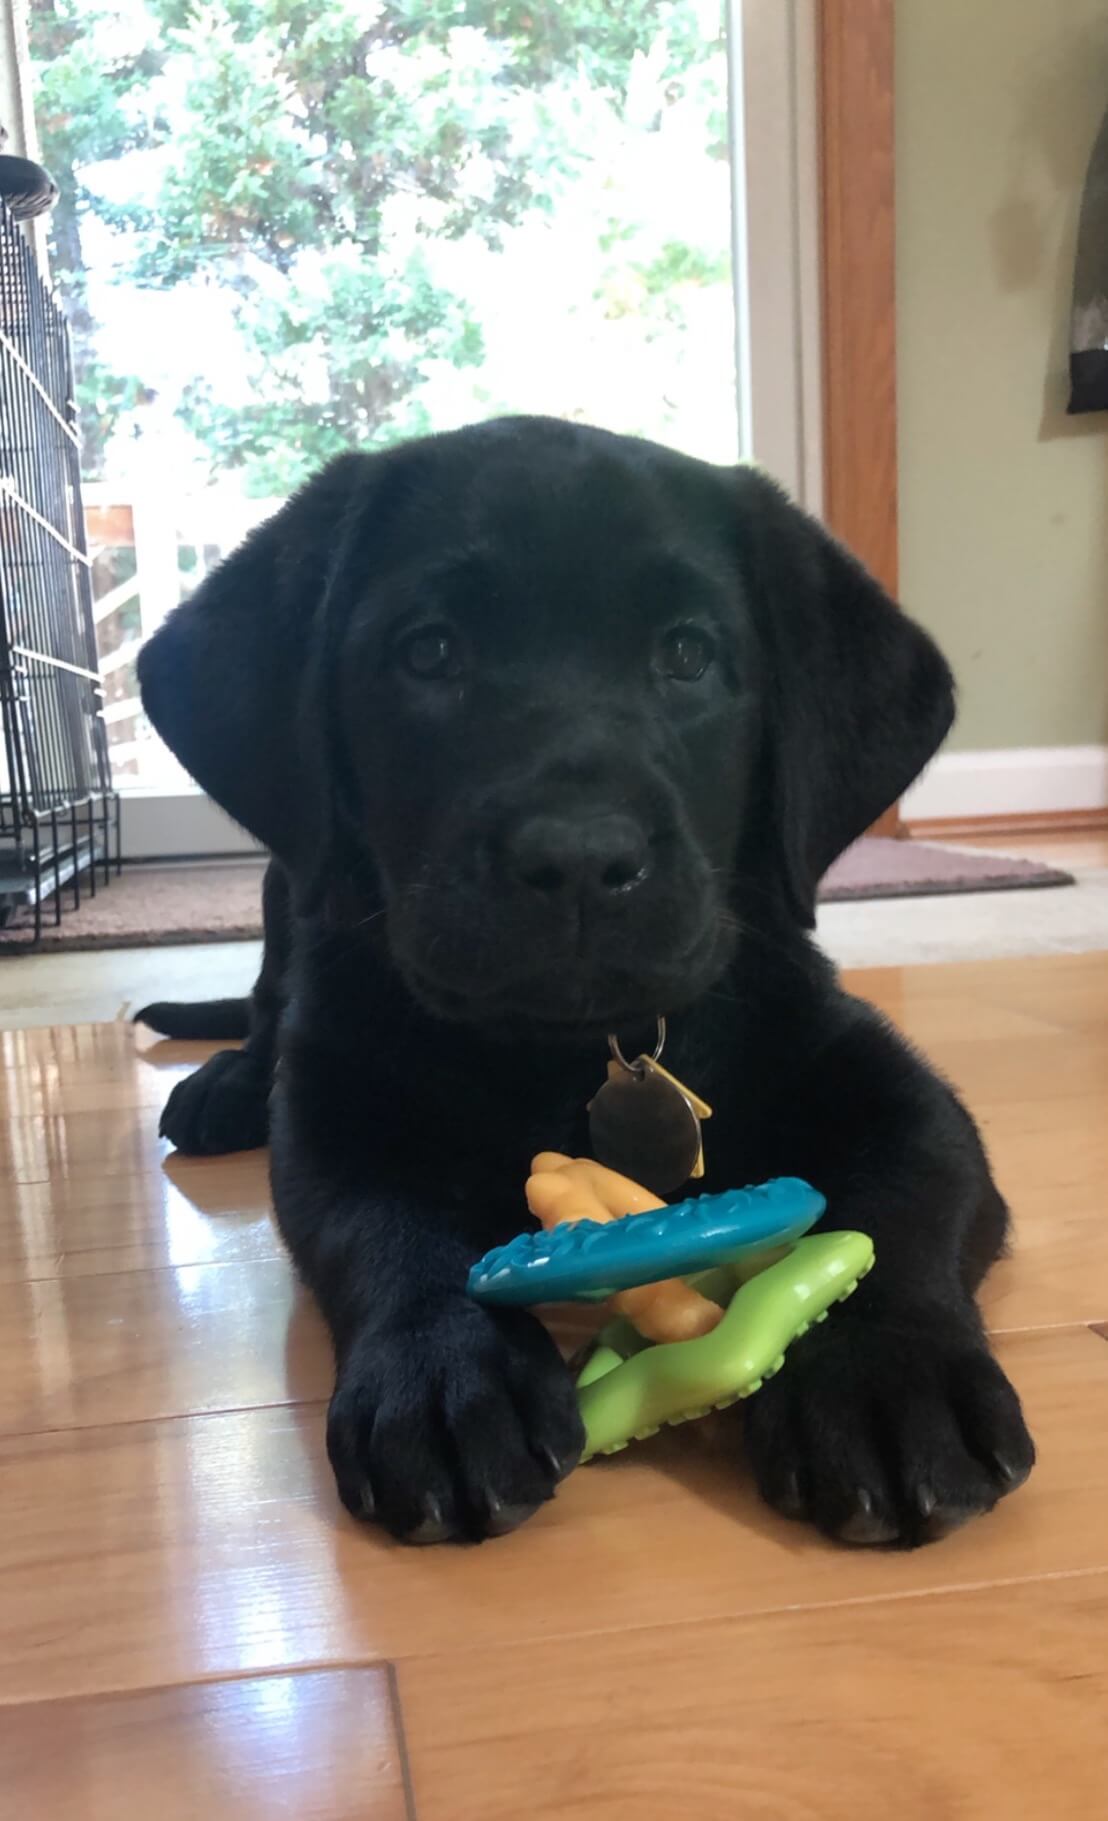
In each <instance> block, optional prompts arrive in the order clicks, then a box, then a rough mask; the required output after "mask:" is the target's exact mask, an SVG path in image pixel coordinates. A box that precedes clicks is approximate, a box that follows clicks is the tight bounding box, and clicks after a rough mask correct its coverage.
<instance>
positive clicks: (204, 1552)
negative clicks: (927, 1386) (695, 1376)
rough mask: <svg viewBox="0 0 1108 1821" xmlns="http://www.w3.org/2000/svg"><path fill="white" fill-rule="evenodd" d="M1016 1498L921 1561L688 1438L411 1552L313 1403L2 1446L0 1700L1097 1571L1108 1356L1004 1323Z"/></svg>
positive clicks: (584, 1473)
mask: <svg viewBox="0 0 1108 1821" xmlns="http://www.w3.org/2000/svg"><path fill="white" fill-rule="evenodd" d="M1001 1356H1002V1358H1003V1360H1004V1363H1005V1364H1006V1366H1007V1368H1008V1369H1009V1371H1010V1372H1011V1373H1012V1375H1013V1378H1014V1379H1015V1382H1016V1384H1017V1385H1018V1386H1019V1388H1020V1390H1021V1391H1022V1393H1023V1395H1024V1398H1025V1403H1026V1407H1027V1411H1028V1416H1029V1420H1030V1422H1031V1425H1032V1428H1033V1429H1034V1431H1035V1433H1036V1437H1037V1440H1038V1443H1039V1449H1040V1461H1039V1465H1038V1467H1037V1469H1036V1471H1035V1473H1034V1474H1033V1475H1032V1477H1031V1480H1030V1481H1029V1482H1028V1484H1027V1486H1026V1487H1025V1488H1023V1490H1022V1491H1020V1492H1019V1493H1018V1494H1016V1495H1015V1496H1014V1497H1013V1498H1011V1499H1009V1500H1006V1501H1005V1502H1004V1503H1003V1505H1001V1506H1000V1507H999V1509H998V1510H997V1511H996V1512H994V1513H993V1514H992V1515H991V1516H989V1517H988V1518H984V1519H982V1520H980V1521H978V1522H977V1523H974V1524H971V1525H969V1526H967V1527H966V1528H965V1529H964V1530H962V1531H960V1532H958V1533H957V1534H956V1535H954V1536H952V1537H950V1538H948V1539H947V1540H946V1541H945V1542H943V1543H941V1544H938V1545H936V1546H935V1547H933V1548H930V1549H926V1550H920V1551H917V1552H915V1553H913V1554H909V1555H904V1554H899V1553H873V1552H865V1551H855V1552H851V1551H847V1550H844V1549H842V1548H840V1547H835V1546H833V1545H830V1544H827V1543H825V1542H823V1541H822V1540H821V1539H820V1538H818V1537H816V1536H815V1535H814V1534H813V1533H812V1532H810V1531H809V1530H808V1529H807V1528H806V1527H805V1526H803V1525H797V1524H791V1523H788V1522H787V1521H785V1520H784V1519H779V1518H777V1517H775V1516H773V1514H772V1513H770V1512H769V1511H767V1510H766V1509H765V1507H764V1506H762V1505H761V1503H760V1501H759V1500H758V1499H757V1497H756V1495H755V1493H754V1492H753V1489H752V1488H751V1486H750V1485H749V1483H748V1481H747V1479H746V1476H745V1475H744V1473H743V1471H742V1469H741V1467H740V1465H739V1464H738V1463H737V1462H733V1461H731V1460H729V1459H727V1458H725V1457H724V1456H722V1455H721V1454H720V1453H719V1452H718V1448H717V1447H716V1445H715V1444H714V1443H713V1438H712V1436H711V1435H710V1434H709V1433H708V1432H707V1429H706V1426H705V1428H702V1429H691V1428H690V1429H685V1430H681V1431H677V1432H670V1433H669V1434H667V1435H665V1436H661V1437H658V1438H657V1439H656V1441H655V1442H652V1443H649V1444H647V1445H644V1446H642V1447H640V1448H636V1449H634V1450H629V1451H628V1452H627V1453H625V1454H623V1455H620V1456H618V1457H616V1458H615V1459H614V1460H612V1461H604V1462H599V1463H597V1464H595V1465H594V1466H590V1467H588V1468H583V1469H581V1470H580V1471H579V1472H578V1473H575V1474H574V1475H573V1476H572V1477H571V1479H570V1480H569V1481H568V1483H567V1484H566V1486H565V1487H564V1488H563V1490H562V1492H561V1493H560V1495H559V1497H558V1498H557V1499H556V1500H555V1502H554V1503H553V1504H552V1505H550V1506H548V1507H547V1508H546V1509H545V1510H544V1511H542V1512H541V1513H540V1514H538V1516H537V1517H536V1518H535V1519H534V1520H532V1522H531V1523H530V1524H528V1525H527V1526H525V1527H524V1529H523V1530H521V1531H520V1532H518V1533H517V1534H516V1535H514V1536H511V1537H507V1538H504V1539H502V1540H500V1541H498V1542H495V1543H491V1544H488V1545H485V1546H484V1547H482V1548H481V1549H478V1550H473V1549H468V1550H467V1549H438V1550H405V1549H403V1548H400V1547H398V1546H394V1545H391V1544H390V1543H388V1542H387V1541H385V1540H383V1539H382V1538H381V1537H380V1536H378V1535H377V1534H376V1533H373V1532H370V1531H367V1530H365V1529H364V1528H362V1527H359V1526H357V1525H356V1524H355V1523H354V1522H353V1520H351V1519H349V1518H347V1517H346V1516H345V1515H343V1514H341V1513H340V1512H339V1510H338V1507H337V1502H336V1499H335V1494H334V1488H333V1483H332V1479H331V1473H330V1469H329V1467H328V1465H327V1462H326V1458H325V1454H324V1448H323V1421H322V1417H323V1412H322V1408H321V1407H320V1406H298V1407H293V1408H275V1409H267V1410H253V1411H242V1412H238V1413H234V1414H230V1415H221V1416H209V1417H193V1418H185V1419H181V1420H179V1421H175V1422H165V1423H156V1422H150V1423H134V1424H129V1425H124V1426H121V1427H116V1428H97V1429H83V1430H81V1429H78V1430H71V1431H68V1432H66V1433H64V1434H56V1435H38V1436H22V1437H14V1438H8V1439H6V1440H3V1441H0V1701H25V1700H28V1699H44V1698H48V1697H50V1696H53V1695H60V1694H81V1693H94V1692H99V1691H102V1690H105V1689H111V1688H136V1687H143V1686H147V1685H151V1684H159V1683H175V1682H180V1681H188V1680H193V1679H195V1678H197V1677H200V1676H214V1675H228V1674H235V1673H250V1672H252V1671H258V1670H262V1669H275V1670H282V1669H291V1668H296V1667H300V1666H304V1665H308V1664H320V1665H326V1664H336V1663H346V1662H351V1661H358V1660H364V1659H367V1658H394V1659H396V1658H400V1657H403V1656H406V1655H409V1654H413V1653H417V1654H422V1653H436V1652H437V1653H445V1652H449V1651H455V1650H458V1651H462V1650H465V1649H471V1648H479V1647H481V1646H483V1645H493V1644H504V1643H510V1642H524V1641H527V1640H539V1639H550V1638H553V1637H556V1636H559V1635H563V1636H565V1635H574V1634H588V1633H592V1632H595V1631H606V1630H621V1629H625V1628H627V1627H636V1626H640V1625H642V1624H643V1622H644V1617H649V1619H650V1620H651V1621H652V1622H655V1623H659V1624H660V1623H667V1622H670V1623H677V1622H682V1621H686V1620H696V1619H710V1618H714V1617H716V1616H718V1615H720V1614H729V1615H736V1616H737V1615H743V1614H750V1613H758V1612H768V1611H772V1610H775V1609H783V1608H787V1607H791V1606H796V1605H806V1604H811V1605H818V1604H823V1603H827V1602H829V1601H839V1600H843V1599H871V1598H879V1597H897V1596H900V1595H906V1594H918V1593H923V1592H926V1591H928V1590H935V1589H939V1588H943V1587H949V1586H953V1587H957V1586H963V1587H964V1586H973V1585H977V1584H980V1583H983V1582H989V1581H994V1580H1010V1579H1024V1578H1030V1577H1033V1576H1037V1575H1044V1574H1053V1573H1059V1572H1066V1571H1073V1570H1087V1569H1094V1568H1101V1567H1105V1566H1108V1526H1106V1525H1105V1521H1104V1513H1105V1509H1106V1508H1108V1451H1106V1450H1105V1448H1104V1436H1105V1434H1108V1347H1106V1346H1105V1344H1104V1342H1103V1341H1102V1340H1101V1339H1100V1338H1099V1337H1098V1336H1096V1335H1095V1334H1093V1333H1091V1332H1090V1331H1089V1330H1086V1329H1082V1330H1068V1331H1065V1332H1053V1331H1052V1332H1046V1333H1039V1334H1024V1335H1015V1336H1012V1337H1010V1338H1008V1339H1006V1340H1005V1341H1004V1342H1003V1343H1002V1347H1001Z"/></svg>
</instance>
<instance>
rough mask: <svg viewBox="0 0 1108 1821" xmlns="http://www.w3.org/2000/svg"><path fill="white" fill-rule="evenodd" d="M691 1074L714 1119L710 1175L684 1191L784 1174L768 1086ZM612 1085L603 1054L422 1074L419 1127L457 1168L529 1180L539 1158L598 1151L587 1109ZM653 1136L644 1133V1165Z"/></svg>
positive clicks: (628, 1162) (706, 1138) (709, 1131)
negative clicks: (548, 1154)
mask: <svg viewBox="0 0 1108 1821" xmlns="http://www.w3.org/2000/svg"><path fill="white" fill-rule="evenodd" d="M686 1069H687V1071H688V1070H690V1065H689V1064H686ZM691 1071H692V1072H686V1074H685V1075H683V1076H682V1077H681V1079H682V1080H683V1081H685V1083H686V1084H687V1086H688V1087H689V1088H690V1089H692V1090H693V1092H694V1094H695V1095H697V1096H698V1097H703V1098H704V1099H705V1100H707V1101H709V1102H710V1104H711V1107H712V1112H711V1116H710V1117H709V1118H706V1119H705V1120H704V1121H703V1124H702V1137H703V1152H704V1170H705V1174H704V1177H703V1178H702V1179H700V1180H697V1181H694V1182H691V1183H690V1185H689V1189H688V1191H687V1192H696V1191H698V1190H700V1189H713V1190H715V1189H721V1188H726V1187H732V1186H739V1185H742V1184H744V1183H748V1182H752V1181H755V1180H758V1179H760V1177H761V1176H763V1175H766V1174H769V1173H770V1172H771V1170H773V1171H784V1170H785V1169H786V1168H787V1165H786V1164H785V1163H784V1162H783V1161H781V1160H779V1159H778V1158H777V1151H778V1149H779V1145H778V1142H777V1139H776V1133H777V1130H778V1125H779V1122H778V1120H777V1118H776V1116H775V1112H774V1108H773V1104H772V1103H773V1099H774V1096H773V1094H772V1092H771V1091H769V1090H770V1087H771V1084H767V1082H766V1081H765V1080H763V1079H760V1078H759V1077H757V1076H754V1077H753V1078H752V1079H746V1080H743V1079H741V1078H740V1077H739V1076H736V1078H735V1079H734V1080H728V1079H727V1078H725V1077H724V1076H723V1075H722V1074H721V1073H720V1072H719V1071H718V1070H717V1069H711V1068H709V1067H708V1066H702V1067H701V1068H699V1069H697V1068H696V1064H695V1060H693V1061H692V1063H691ZM606 1080H607V1057H606V1056H605V1055H604V1053H603V1052H602V1051H598V1053H597V1056H596V1058H595V1060H590V1061H586V1062H581V1061H579V1060H578V1059H576V1058H575V1059H574V1060H573V1062H572V1063H569V1062H565V1063H562V1062H560V1061H559V1060H558V1059H557V1058H555V1059H554V1060H553V1061H551V1059H550V1058H542V1059H540V1060H538V1061H536V1060H535V1059H534V1058H515V1059H513V1060H512V1061H511V1062H508V1061H507V1060H505V1061H504V1062H502V1063H500V1065H499V1066H492V1067H489V1066H487V1065H486V1067H485V1068H477V1067H475V1068H473V1069H471V1070H468V1071H465V1072H463V1073H459V1072H457V1071H453V1070H446V1071H440V1070H433V1071H430V1072H428V1074H426V1075H425V1077H424V1081H423V1094H422V1096H421V1106H420V1110H419V1112H418V1115H417V1125H420V1126H422V1128H423V1131H424V1135H425V1139H426V1142H427V1143H428V1144H432V1145H434V1146H435V1148H436V1149H441V1150H442V1151H443V1152H447V1151H448V1152H449V1153H450V1154H451V1155H453V1156H456V1157H457V1158H458V1160H459V1162H461V1160H462V1159H465V1161H466V1163H467V1165H468V1166H469V1169H470V1170H472V1171H474V1172H476V1173H477V1174H478V1175H483V1174H484V1173H485V1172H489V1173H491V1174H492V1175H495V1176H496V1177H501V1176H502V1175H504V1173H505V1172H507V1173H510V1174H512V1175H513V1176H514V1175H515V1174H516V1173H518V1172H520V1171H522V1172H523V1173H524V1174H526V1173H527V1171H528V1169H529V1167H530V1160H531V1158H532V1157H534V1156H535V1154H536V1153H537V1152H539V1151H562V1152H564V1153H566V1154H568V1155H569V1156H574V1157H587V1156H592V1155H594V1154H595V1147H594V1144H593V1135H592V1132H591V1130H590V1116H589V1108H590V1103H591V1102H592V1101H593V1099H594V1098H595V1096H596V1095H597V1093H598V1092H599V1090H600V1089H601V1088H602V1087H603V1086H604V1084H605V1082H606ZM702 1083H706V1084H707V1085H706V1086H705V1087H702V1085H701V1084H702ZM651 1137H652V1134H651V1133H650V1132H649V1131H646V1132H644V1133H643V1142H644V1158H643V1161H644V1165H645V1153H646V1150H647V1148H648V1147H649V1142H650V1139H651ZM633 1153H634V1144H633V1142H632V1144H631V1149H630V1151H629V1152H628V1154H627V1155H626V1157H624V1158H623V1159H621V1160H620V1167H621V1168H623V1169H624V1171H625V1173H626V1174H628V1175H631V1176H635V1175H636V1168H635V1161H634V1155H633ZM606 1161H615V1160H614V1159H607V1160H606Z"/></svg>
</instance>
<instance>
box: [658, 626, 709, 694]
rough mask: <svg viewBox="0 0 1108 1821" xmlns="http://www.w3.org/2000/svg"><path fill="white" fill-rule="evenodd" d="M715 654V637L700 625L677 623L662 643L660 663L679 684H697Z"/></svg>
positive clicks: (661, 668) (665, 673)
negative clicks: (712, 638)
mask: <svg viewBox="0 0 1108 1821" xmlns="http://www.w3.org/2000/svg"><path fill="white" fill-rule="evenodd" d="M715 655H716V648H715V646H714V644H713V643H712V640H711V639H710V638H709V636H708V634H707V633H706V632H701V630H700V628H699V627H698V626H674V627H673V629H672V631H670V632H667V633H666V634H665V635H664V636H663V638H662V639H661V641H660V643H659V646H658V657H657V664H658V669H659V670H660V671H661V673H662V675H663V676H667V677H673V678H674V680H675V681H676V682H678V683H698V682H699V681H700V679H701V677H702V676H703V675H704V672H705V671H706V670H707V668H708V666H709V665H710V664H711V662H712V659H713V658H714V657H715Z"/></svg>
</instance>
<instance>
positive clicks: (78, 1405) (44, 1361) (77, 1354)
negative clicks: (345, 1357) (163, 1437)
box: [0, 1258, 332, 1435]
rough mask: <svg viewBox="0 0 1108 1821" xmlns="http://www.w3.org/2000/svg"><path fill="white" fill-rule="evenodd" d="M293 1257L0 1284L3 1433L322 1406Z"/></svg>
mask: <svg viewBox="0 0 1108 1821" xmlns="http://www.w3.org/2000/svg"><path fill="white" fill-rule="evenodd" d="M331 1378H332V1368H331V1350H330V1346H329V1344H328V1341H327V1336H326V1331H325V1329H324V1326H323V1323H322V1320H321V1319H320V1317H319V1315H318V1312H317V1311H316V1309H315V1306H314V1304H312V1303H311V1302H310V1301H309V1299H308V1298H307V1296H306V1293H305V1292H304V1291H302V1290H300V1289H298V1287H297V1285H296V1282H295V1279H294V1277H293V1273H292V1268H291V1266H290V1264H289V1263H288V1261H287V1259H284V1258H276V1259H260V1260H255V1261H254V1262H252V1263H250V1264H245V1265H242V1264H224V1265H183V1266H180V1267H178V1268H175V1269H173V1270H160V1271H130V1272H127V1273H124V1274H121V1275H117V1276H86V1277H74V1278H68V1279H61V1280H58V1281H54V1282H36V1283H23V1284H6V1285H3V1286H0V1435H18V1434H29V1433H34V1432H36V1431H39V1430H51V1429H71V1428H86V1427H89V1426H90V1425H93V1424H98V1423H117V1424H118V1423H135V1422H149V1421H150V1420H151V1419H153V1418H156V1417H165V1416H179V1415H189V1414H194V1413H196V1412H200V1411H208V1410H234V1409H238V1408H240V1407H243V1406H254V1405H262V1404H278V1403H288V1402H291V1401H296V1400H303V1399H305V1398H315V1399H318V1398H322V1397H326V1396H327V1395H328V1393H329V1391H330V1387H331Z"/></svg>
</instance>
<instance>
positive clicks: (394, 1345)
mask: <svg viewBox="0 0 1108 1821" xmlns="http://www.w3.org/2000/svg"><path fill="white" fill-rule="evenodd" d="M367 1111H368V1115H369V1118H368V1121H367ZM355 1114H356V1116H355ZM371 1120H372V1109H368V1110H367V1109H366V1107H365V1106H364V1105H362V1106H360V1107H357V1108H352V1107H351V1106H350V1105H349V1104H348V1102H347V1101H345V1100H344V1094H343V1084H342V1081H341V1078H340V1075H339V1073H338V1072H336V1073H335V1074H333V1075H332V1074H329V1071H328V1068H327V1065H326V1062H325V1061H324V1059H322V1058H321V1057H320V1056H319V1054H318V1052H316V1053H315V1054H314V1055H313V1058H312V1060H311V1062H310V1064H309V1066H307V1067H305V1068H300V1067H298V1066H297V1062H296V1059H295V1057H290V1056H289V1055H288V1054H286V1055H285V1057H284V1059H283V1062H282V1068H281V1074H280V1078H279V1080H278V1083H277V1086H276V1088H275V1091H274V1095H273V1101H272V1141H271V1153H270V1155H271V1165H272V1173H273V1188H274V1203H275V1206H276V1209H277V1217H278V1222H279V1224H280V1227H281V1231H282V1233H283V1235H284V1237H285V1240H286V1243H287V1244H288V1247H289V1250H290V1251H291V1253H292V1256H293V1258H294V1260H295V1262H296V1264H297V1266H298V1268H299V1270H300V1273H301V1275H302V1277H303V1278H304V1279H305V1281H306V1282H307V1283H308V1285H309V1286H310V1288H311V1289H312V1290H313V1291H314V1293H315V1296H316V1299H317V1301H318V1303H319V1305H320V1307H321V1309H322V1311H323V1314H324V1316H325V1318H326V1320H327V1323H328V1325H329V1327H330V1329H331V1333H332V1338H333V1342H334V1349H335V1364H336V1383H335V1390H334V1395H333V1397H332V1399H331V1407H330V1413H329V1417H328V1424H327V1448H328V1453H329V1455H330V1459H331V1465H332V1467H333V1468H334V1472H335V1479H336V1481H337V1483H338V1490H339V1495H340V1497H341V1499H342V1501H343V1504H344V1505H345V1506H346V1507H347V1509H348V1510H349V1511H351V1512H352V1513H353V1514H354V1515H355V1516H356V1517H365V1518H375V1519H376V1520H377V1521H378V1522H379V1523H381V1524H383V1525H384V1526H385V1527H386V1528H387V1529H388V1530H390V1531H391V1532H392V1534H393V1535H394V1536H396V1537H400V1538H402V1539H403V1540H405V1541H407V1542H411V1543H433V1542H443V1541H446V1540H447V1539H449V1538H464V1539H469V1540H473V1541H477V1540H479V1539H481V1538H483V1537H489V1536H498V1535H502V1534H503V1533H505V1532H507V1531H509V1530H513V1529H515V1528H516V1526H517V1525H518V1524H520V1523H522V1522H523V1520H524V1519H525V1518H527V1517H529V1516H530V1515H531V1513H532V1512H533V1511H535V1510H536V1508H537V1507H538V1506H539V1505H541V1504H542V1503H543V1502H544V1501H545V1500H546V1499H549V1498H550V1497H552V1495H553V1493H554V1490H555V1488H556V1486H557V1484H558V1481H559V1480H560V1479H561V1478H562V1477H563V1475H564V1474H565V1473H567V1472H568V1471H569V1469H570V1468H571V1467H572V1466H573V1465H574V1463H575V1461H576V1460H577V1458H578V1455H579V1454H580V1451H581V1446H582V1441H583V1434H582V1429H581V1422H580V1417H579V1415H578V1411H577V1400H576V1396H575V1393H574V1388H573V1383H572V1380H571V1378H570V1375H569V1372H568V1370H567V1368H566V1366H565V1365H564V1364H563V1362H562V1360H561V1358H560V1356H559V1354H558V1350H557V1348H556V1347H555V1345H554V1343H553V1341H552V1340H551V1338H550V1336H549V1334H548V1333H547V1332H546V1330H545V1328H543V1326H542V1325H541V1323H540V1322H538V1321H537V1320H536V1319H535V1318H534V1317H533V1316H532V1315H529V1314H527V1313H525V1312H523V1311H521V1310H503V1311H492V1310H489V1309H485V1308H482V1307H480V1306H479V1305H478V1304H477V1303H474V1302H472V1301H470V1299H469V1298H468V1297H467V1296H466V1294H465V1283H466V1277H467V1274H468V1271H469V1267H470V1265H471V1264H472V1263H473V1262H474V1260H475V1259H476V1258H478V1257H479V1256H480V1254H481V1253H482V1252H483V1251H484V1250H485V1249H486V1246H488V1245H490V1244H493V1243H494V1242H495V1241H496V1240H497V1239H503V1238H504V1237H506V1233H507V1231H508V1230H510V1228H511V1226H512V1218H511V1216H510V1215H507V1216H506V1219H505V1220H504V1221H503V1222H502V1223H501V1224H500V1226H499V1229H498V1228H497V1226H496V1225H495V1224H493V1225H490V1216H489V1204H488V1201H487V1200H485V1199H483V1198H476V1197H475V1198H474V1200H473V1201H472V1202H470V1201H468V1200H464V1199H462V1198H460V1197H458V1196H453V1195H452V1194H451V1190H450V1186H449V1182H448V1181H446V1182H440V1181H437V1180H435V1181H432V1180H431V1179H430V1178H429V1176H428V1175H426V1174H425V1175H424V1178H423V1180H421V1181H419V1180H416V1178H415V1175H414V1171H413V1173H412V1174H411V1175H410V1174H409V1171H408V1169H407V1168H406V1167H405V1166H403V1165H401V1164H398V1163H396V1162H394V1163H391V1164H387V1165H382V1164H380V1163H375V1162H373V1161H372V1160H371V1158H370V1155H369V1146H370V1144H371V1142H372V1141H371V1140H370V1139H367V1123H371ZM515 1224H518V1216H517V1217H516V1223H515Z"/></svg>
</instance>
